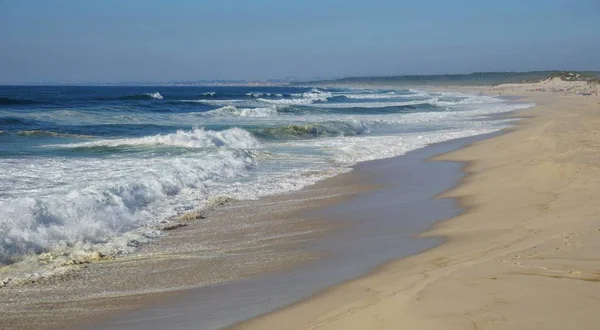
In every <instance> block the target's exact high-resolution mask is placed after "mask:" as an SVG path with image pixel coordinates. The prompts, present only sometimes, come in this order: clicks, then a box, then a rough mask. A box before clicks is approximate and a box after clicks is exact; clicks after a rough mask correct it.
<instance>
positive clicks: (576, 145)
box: [0, 85, 600, 329]
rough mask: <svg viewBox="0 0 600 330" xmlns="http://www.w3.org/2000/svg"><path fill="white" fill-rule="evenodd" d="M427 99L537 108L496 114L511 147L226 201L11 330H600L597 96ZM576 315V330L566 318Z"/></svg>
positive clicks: (25, 290) (6, 302)
mask: <svg viewBox="0 0 600 330" xmlns="http://www.w3.org/2000/svg"><path fill="white" fill-rule="evenodd" d="M534 87H535V86H534ZM425 89H428V90H430V93H456V92H459V93H463V94H464V95H477V94H487V95H493V96H498V95H499V94H501V95H502V96H506V97H508V99H509V100H513V101H511V102H517V104H532V103H535V104H537V106H536V107H535V108H530V109H525V110H519V111H517V112H508V113H499V114H493V115H492V117H491V118H490V119H487V120H491V122H498V123H515V122H516V119H520V121H519V122H518V123H517V124H516V126H513V127H511V128H508V129H505V130H504V131H503V132H501V133H499V132H497V131H495V132H496V133H491V134H487V135H475V136H472V137H466V138H460V137H461V136H458V137H459V139H454V140H448V141H445V142H439V143H432V144H430V145H429V146H427V147H425V148H417V149H415V150H413V151H410V152H408V153H406V154H404V155H401V156H399V157H393V158H388V159H378V160H373V161H366V162H360V163H358V164H356V165H354V166H353V167H352V171H351V172H348V173H343V174H339V175H337V176H334V177H331V178H328V179H325V180H323V181H320V182H318V183H316V184H313V185H310V186H307V187H304V188H303V189H301V190H298V191H294V192H291V193H287V194H280V195H273V196H268V197H263V198H260V199H258V200H249V201H223V203H222V205H220V206H219V207H216V208H214V209H210V210H206V211H204V212H203V213H202V217H203V218H205V219H196V220H186V221H185V222H181V223H182V224H184V226H182V227H175V228H173V229H170V230H169V232H168V235H166V236H164V237H162V238H160V239H158V240H156V241H154V242H151V243H149V244H145V245H141V246H140V247H139V250H138V252H136V253H132V254H130V255H120V256H118V257H117V258H115V259H107V260H99V261H92V262H91V263H82V264H81V265H75V266H77V267H80V268H81V269H78V270H72V271H70V272H68V273H65V274H64V275H62V276H51V277H47V278H42V279H38V280H37V281H35V282H32V283H30V284H25V285H20V286H8V287H5V288H2V290H1V291H0V297H2V299H1V301H2V307H3V310H4V313H3V314H2V320H3V321H2V322H3V324H5V325H6V327H7V328H15V329H22V328H73V327H77V328H85V329H89V328H92V329H162V328H165V327H171V328H176V329H219V328H225V327H230V326H233V328H234V329H238V328H239V329H317V328H319V329H320V328H323V329H396V328H415V329H430V328H431V329H437V328H440V327H441V328H451V327H454V328H457V329H462V328H468V327H473V326H476V327H480V328H484V329H485V328H490V327H497V328H502V329H513V328H514V329H522V328H536V327H538V328H552V327H556V328H564V327H565V326H567V325H577V326H578V327H580V328H583V329H587V328H593V325H594V321H595V319H594V315H593V306H594V301H595V300H596V299H597V298H598V295H594V289H595V285H597V283H595V282H597V281H598V280H599V279H600V276H599V275H598V269H599V268H600V267H599V266H598V261H597V260H596V259H594V255H593V252H594V248H595V246H594V240H595V239H596V238H597V236H596V235H599V234H600V231H599V229H600V226H599V225H598V223H597V222H596V220H595V219H594V217H595V215H596V214H597V213H596V209H595V208H594V207H596V208H600V207H598V206H597V205H596V204H597V200H596V197H595V193H596V192H597V191H596V190H595V187H594V182H595V181H594V179H593V178H594V176H595V173H596V172H595V167H594V159H595V158H594V155H593V152H594V144H593V143H594V129H593V127H594V123H595V122H596V121H597V119H596V117H595V114H594V113H593V111H594V109H598V102H599V100H598V99H597V98H595V97H584V96H577V95H562V94H560V93H558V95H555V94H557V92H556V91H543V92H542V91H530V90H531V89H532V86H524V85H516V86H499V87H495V88H487V87H452V89H451V90H448V89H444V88H435V89H434V88H432V87H425ZM465 93H466V94H465ZM483 100H486V99H485V98H483ZM509 104H510V103H509ZM565 109H568V111H565ZM482 118H483V117H481V119H480V118H478V117H475V119H476V120H482ZM582 119H583V120H582ZM595 120H596V121H595ZM481 122H482V123H485V121H481ZM491 131H492V132H494V130H491ZM433 142H435V141H433ZM464 147H466V148H464ZM462 148H464V149H462ZM439 221H441V222H439ZM239 224H243V225H242V226H240V225H239ZM208 225H210V226H212V227H207V226H208ZM207 228H208V229H210V230H207ZM596 247H597V244H596ZM286 306H287V307H286ZM530 306H536V308H535V309H532V308H531V307H530ZM567 308H568V309H569V310H570V309H573V313H575V312H576V313H578V314H577V317H573V318H571V317H564V316H560V313H559V311H564V310H566V309H567ZM33 310H34V311H36V312H34V313H32V312H30V311H33ZM272 311H275V312H272ZM259 315H263V316H259ZM552 315H556V317H557V318H560V322H559V321H557V320H553V319H552V317H551V316H552ZM257 316H258V317H257ZM248 319H250V320H249V321H245V320H248ZM561 322H562V323H561ZM564 322H572V323H569V324H565V323H564ZM236 323H237V325H234V324H236Z"/></svg>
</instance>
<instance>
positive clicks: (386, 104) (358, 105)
mask: <svg viewBox="0 0 600 330" xmlns="http://www.w3.org/2000/svg"><path fill="white" fill-rule="evenodd" d="M434 101H435V100H434V99H428V100H415V101H404V102H354V103H322V104H313V105H311V107H317V108H330V109H335V108H389V107H402V106H409V105H421V104H430V105H435V104H432V103H431V102H434Z"/></svg>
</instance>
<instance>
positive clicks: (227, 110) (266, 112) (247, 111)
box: [203, 105, 277, 117]
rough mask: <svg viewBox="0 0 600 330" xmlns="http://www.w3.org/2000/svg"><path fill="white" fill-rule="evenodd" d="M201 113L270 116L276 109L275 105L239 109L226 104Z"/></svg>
mask: <svg viewBox="0 0 600 330" xmlns="http://www.w3.org/2000/svg"><path fill="white" fill-rule="evenodd" d="M203 114H205V115H208V116H215V117H271V116H277V109H276V108H275V107H267V108H242V109H239V108H236V107H235V106H232V105H228V106H225V107H222V108H218V109H215V110H210V111H207V112H205V113H203Z"/></svg>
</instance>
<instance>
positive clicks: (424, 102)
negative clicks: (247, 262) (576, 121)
mask: <svg viewBox="0 0 600 330" xmlns="http://www.w3.org/2000/svg"><path fill="white" fill-rule="evenodd" d="M529 106H531V104H526V103H518V102H514V101H513V102H509V101H506V100H502V99H499V98H494V97H490V96H483V95H467V94H460V93H434V92H423V91H415V90H381V89H357V88H354V89H350V88H313V87H289V86H284V87H162V86H161V87H81V86H80V87H66V86H56V87H43V86H35V87H20V86H5V87H0V266H2V265H4V266H6V265H12V264H17V263H19V262H21V261H24V260H27V258H40V256H48V255H50V256H59V255H63V256H64V255H67V256H68V255H72V254H74V253H81V252H82V251H83V252H85V253H94V252H95V253H101V255H102V256H114V255H118V254H123V253H130V252H133V251H135V250H136V248H137V247H138V246H139V245H140V244H143V243H146V242H149V241H151V240H152V239H154V238H156V237H159V236H161V235H163V234H164V231H163V229H164V228H165V226H167V225H168V224H169V223H170V221H171V220H172V219H174V218H175V217H177V216H180V215H182V214H184V213H186V212H189V211H191V210H202V209H205V208H210V207H214V206H215V205H217V204H220V203H222V202H223V201H228V200H236V199H237V200H245V199H256V198H259V197H261V196H265V195H272V194H281V193H285V192H289V191H293V190H297V189H301V188H302V187H305V186H307V185H310V184H313V183H315V182H317V181H319V180H322V179H324V178H327V177H331V176H334V175H336V174H339V173H343V172H347V171H349V170H350V166H352V165H353V164H356V163H357V162H361V161H366V160H374V159H381V158H388V157H394V156H399V155H402V154H405V153H406V152H408V151H411V150H414V149H417V148H422V147H424V146H427V145H428V144H432V143H437V142H442V141H446V140H451V139H456V138H462V137H467V136H474V135H480V134H485V133H490V132H494V131H498V130H500V129H502V128H505V127H507V126H508V125H510V123H511V120H510V119H501V118H499V117H498V116H495V115H496V114H499V113H504V112H508V111H512V110H516V109H521V108H525V107H529ZM183 230H185V229H183ZM207 230H209V229H208V228H207Z"/></svg>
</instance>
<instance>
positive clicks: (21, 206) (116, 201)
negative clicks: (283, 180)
mask: <svg viewBox="0 0 600 330" xmlns="http://www.w3.org/2000/svg"><path fill="white" fill-rule="evenodd" d="M254 158H255V156H254V154H253V153H252V152H247V151H241V150H234V149H216V150H213V151H200V152H198V153H188V154H184V155H181V156H172V157H133V158H129V157H126V158H123V157H117V158H104V159H98V158H65V159H63V158H50V159H48V158H39V159H28V160H26V161H24V160H22V159H6V158H5V159H2V160H0V167H2V168H3V169H4V168H5V169H9V170H8V171H2V172H1V173H0V181H3V180H10V181H11V186H12V189H11V190H10V193H9V194H3V195H2V196H0V228H2V230H0V264H1V263H6V262H9V261H10V260H13V258H14V257H19V256H23V255H26V254H29V253H39V252H43V251H58V252H60V251H65V252H70V251H76V250H84V251H94V250H96V251H102V252H103V253H104V254H108V255H110V254H118V253H123V252H130V251H132V250H134V249H135V247H136V246H137V245H139V244H140V243H143V242H145V241H147V240H148V239H150V238H152V237H155V236H156V235H157V233H158V232H157V231H156V230H155V229H154V228H153V227H152V226H153V225H154V224H157V223H158V222H160V221H161V220H164V219H166V218H169V217H171V216H174V215H176V214H177V213H179V212H181V211H182V210H186V208H195V207H198V206H199V205H201V204H202V201H205V200H206V199H207V198H208V197H209V196H211V194H213V193H215V192H218V191H219V189H221V190H222V189H223V188H219V187H222V186H223V185H225V187H227V186H228V185H227V184H225V182H227V180H230V179H232V178H235V177H238V176H241V175H245V172H247V170H248V169H249V168H250V167H252V166H254V164H255V160H254Z"/></svg>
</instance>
